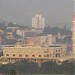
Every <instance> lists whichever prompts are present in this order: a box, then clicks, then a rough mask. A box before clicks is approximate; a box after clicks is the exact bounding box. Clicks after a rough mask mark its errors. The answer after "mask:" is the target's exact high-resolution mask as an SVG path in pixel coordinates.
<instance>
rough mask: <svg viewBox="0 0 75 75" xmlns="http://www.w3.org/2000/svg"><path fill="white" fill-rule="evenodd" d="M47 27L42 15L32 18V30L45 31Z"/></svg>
mask: <svg viewBox="0 0 75 75" xmlns="http://www.w3.org/2000/svg"><path fill="white" fill-rule="evenodd" d="M44 27H45V18H44V17H43V16H42V15H39V14H37V15H35V16H34V17H33V18H32V28H36V29H44Z"/></svg>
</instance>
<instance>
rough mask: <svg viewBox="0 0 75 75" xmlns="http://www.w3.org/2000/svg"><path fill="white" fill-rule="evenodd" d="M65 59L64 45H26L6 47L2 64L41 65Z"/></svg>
mask: <svg viewBox="0 0 75 75" xmlns="http://www.w3.org/2000/svg"><path fill="white" fill-rule="evenodd" d="M65 57H66V46H65V45H51V46H48V47H42V46H35V45H34V44H27V45H26V46H24V47H22V46H20V44H19V45H18V44H17V46H6V47H4V48H3V56H2V57H1V60H2V61H3V62H7V63H9V62H11V63H14V62H16V61H20V60H28V61H33V62H37V63H43V62H45V61H50V60H59V61H63V58H65Z"/></svg>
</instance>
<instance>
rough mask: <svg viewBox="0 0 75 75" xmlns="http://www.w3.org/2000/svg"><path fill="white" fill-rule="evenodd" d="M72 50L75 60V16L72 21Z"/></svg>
mask: <svg viewBox="0 0 75 75" xmlns="http://www.w3.org/2000/svg"><path fill="white" fill-rule="evenodd" d="M72 49H73V58H74V59H75V15H74V18H73V21H72Z"/></svg>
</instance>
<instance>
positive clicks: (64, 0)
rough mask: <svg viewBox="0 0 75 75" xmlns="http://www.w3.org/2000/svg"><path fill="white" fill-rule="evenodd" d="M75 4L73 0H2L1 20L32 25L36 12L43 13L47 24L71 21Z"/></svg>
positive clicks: (0, 6) (0, 7)
mask: <svg viewBox="0 0 75 75" xmlns="http://www.w3.org/2000/svg"><path fill="white" fill-rule="evenodd" d="M73 4H74V1H73V0H56V1H55V0H47V1H45V0H41V1H40V0H36V1H34V0H32V1H30V0H13V1H12V0H0V20H5V21H8V22H16V23H19V24H24V25H31V24H32V23H31V22H32V21H31V18H32V17H33V16H34V15H35V14H42V15H44V17H45V19H46V25H51V24H56V23H57V24H61V23H70V22H71V20H72V17H73V13H74V5H73ZM38 5H39V6H38Z"/></svg>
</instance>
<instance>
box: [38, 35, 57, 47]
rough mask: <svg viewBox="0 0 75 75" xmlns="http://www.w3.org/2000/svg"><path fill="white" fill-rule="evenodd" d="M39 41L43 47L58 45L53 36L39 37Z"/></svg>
mask: <svg viewBox="0 0 75 75" xmlns="http://www.w3.org/2000/svg"><path fill="white" fill-rule="evenodd" d="M37 40H38V42H39V44H40V45H41V46H42V45H47V46H50V45H52V44H55V43H56V38H55V37H54V36H53V35H52V34H47V35H40V36H37Z"/></svg>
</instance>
